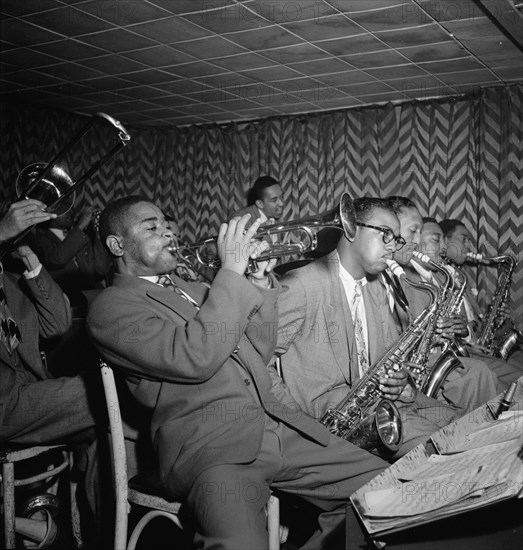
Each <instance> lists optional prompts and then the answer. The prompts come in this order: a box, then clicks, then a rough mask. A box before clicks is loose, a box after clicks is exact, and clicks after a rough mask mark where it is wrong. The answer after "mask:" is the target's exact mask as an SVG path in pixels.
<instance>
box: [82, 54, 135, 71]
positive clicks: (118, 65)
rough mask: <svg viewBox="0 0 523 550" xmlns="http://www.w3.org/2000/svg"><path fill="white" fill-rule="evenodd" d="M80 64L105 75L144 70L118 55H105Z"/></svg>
mask: <svg viewBox="0 0 523 550" xmlns="http://www.w3.org/2000/svg"><path fill="white" fill-rule="evenodd" d="M78 64H79V65H83V66H85V67H89V68H91V69H96V70H97V71H100V72H102V73H105V74H122V73H130V72H131V71H139V70H141V69H144V65H142V64H140V63H137V62H136V61H133V60H132V59H127V58H126V57H123V56H121V55H116V54H110V55H104V56H101V57H95V58H93V59H83V60H82V61H79V62H78Z"/></svg>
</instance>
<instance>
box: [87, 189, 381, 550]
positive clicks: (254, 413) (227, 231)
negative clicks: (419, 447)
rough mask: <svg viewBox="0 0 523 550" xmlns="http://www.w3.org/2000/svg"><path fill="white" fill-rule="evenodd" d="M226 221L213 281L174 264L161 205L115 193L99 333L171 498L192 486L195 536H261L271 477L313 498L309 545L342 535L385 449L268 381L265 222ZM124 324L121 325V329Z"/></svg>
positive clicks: (94, 312)
mask: <svg viewBox="0 0 523 550" xmlns="http://www.w3.org/2000/svg"><path fill="white" fill-rule="evenodd" d="M248 221H249V216H243V217H242V218H234V219H232V220H231V221H230V222H229V223H228V224H222V226H221V228H220V232H219V235H218V249H219V251H220V258H221V265H222V267H221V269H220V270H219V271H218V273H217V275H216V277H215V279H214V280H213V282H212V284H211V287H210V289H209V288H207V287H205V286H203V285H201V284H200V283H190V282H186V281H183V280H182V279H180V278H179V277H177V276H176V275H171V277H164V275H165V274H168V273H173V272H174V270H175V267H176V262H177V256H176V254H175V248H176V243H175V241H174V238H173V234H172V232H171V231H170V229H169V228H168V226H167V222H166V220H165V217H164V215H163V213H162V211H161V210H160V209H159V208H158V207H157V206H156V205H154V204H153V203H151V202H149V201H148V200H146V199H144V198H141V197H127V198H123V199H119V200H117V201H114V202H113V203H111V204H109V205H108V206H107V207H106V208H105V210H104V211H103V212H102V215H101V217H100V235H101V237H102V239H103V240H104V242H105V243H106V244H107V247H108V249H109V250H110V252H111V254H112V255H113V257H114V263H115V267H116V272H117V273H116V275H115V278H114V282H113V285H112V286H111V287H109V288H107V289H105V290H104V291H103V292H102V293H101V294H100V295H99V296H98V297H97V298H96V299H95V301H94V302H93V304H92V306H91V309H90V311H89V315H88V326H89V330H90V332H91V335H92V338H93V339H94V342H95V344H96V346H97V347H98V348H99V350H100V352H101V354H102V355H103V357H104V358H105V359H106V360H107V361H109V363H110V364H111V365H113V366H114V367H115V368H116V369H117V370H118V371H119V372H120V373H121V374H122V375H123V376H124V378H125V381H126V383H127V385H128V387H129V389H130V391H131V393H132V394H133V395H134V397H135V398H136V399H137V401H138V402H140V403H141V404H143V405H145V406H147V407H148V408H150V409H152V410H153V418H152V425H151V437H152V441H153V444H154V447H155V449H156V451H157V453H158V457H159V466H160V476H161V480H162V483H163V486H164V487H165V493H166V496H167V497H168V498H184V499H185V502H186V504H187V507H188V510H189V511H190V513H191V514H192V516H193V518H194V522H195V535H194V542H195V546H198V548H211V547H212V548H223V549H227V550H234V549H236V550H240V549H241V550H247V549H252V550H258V549H260V548H267V544H268V537H267V530H266V525H265V524H266V518H265V512H264V507H265V505H266V503H267V501H268V498H269V495H270V489H271V487H272V488H277V489H279V490H281V491H286V492H289V493H294V494H296V495H299V496H301V497H303V498H305V499H307V500H309V501H310V502H312V503H314V504H316V505H317V506H319V508H320V509H321V510H322V514H321V516H320V519H319V521H320V526H321V528H320V529H319V530H318V531H317V532H316V533H315V534H314V535H313V536H312V538H311V539H310V541H309V543H308V544H309V546H308V547H310V548H321V547H324V548H343V547H344V546H343V542H341V543H339V542H336V541H334V540H333V538H332V537H333V536H334V531H336V529H337V528H341V529H338V532H339V531H340V530H341V531H343V528H342V526H343V524H344V519H345V507H346V505H347V502H348V498H349V496H350V495H351V494H352V492H353V491H354V490H355V489H356V488H358V487H360V486H361V485H363V484H364V483H365V482H366V481H368V480H370V479H372V478H373V477H374V476H376V475H377V474H378V473H379V472H381V471H382V470H383V469H384V467H385V466H386V463H385V462H384V461H382V460H381V459H379V458H378V457H374V456H372V455H370V454H369V453H367V452H365V451H363V450H361V449H359V448H357V447H354V446H352V445H350V444H349V443H347V442H346V441H343V440H341V439H338V438H336V437H334V436H332V435H331V434H330V432H329V431H328V430H327V429H326V428H325V427H324V426H322V425H321V424H319V423H318V422H317V421H316V420H314V419H312V418H311V417H310V416H308V415H307V414H305V413H304V412H303V411H301V410H300V409H299V407H298V406H297V405H296V404H292V407H291V408H289V407H286V406H285V404H284V403H282V402H281V401H280V400H279V399H278V398H277V397H276V396H275V395H274V394H273V393H272V392H271V381H270V377H269V374H268V370H267V367H266V365H267V363H268V361H269V360H270V358H271V355H272V352H273V349H274V344H275V342H274V330H273V329H274V327H275V325H276V323H277V307H276V300H277V296H278V293H279V284H278V282H277V280H276V279H275V278H274V276H273V275H272V274H269V273H268V271H270V270H271V268H272V265H273V262H270V263H269V264H267V263H265V264H263V263H261V262H260V266H259V267H260V269H259V270H258V271H257V272H255V273H253V274H251V275H249V276H248V277H245V275H244V274H245V271H246V268H247V265H248V261H249V258H250V257H254V256H256V255H257V254H258V253H259V252H260V250H261V249H263V247H264V246H266V244H265V243H259V242H253V241H252V237H253V235H254V234H255V232H256V230H257V228H258V227H259V225H260V220H259V219H258V220H256V221H255V222H254V223H253V224H252V225H251V226H250V228H249V229H246V225H247V223H248ZM115 335H116V337H115Z"/></svg>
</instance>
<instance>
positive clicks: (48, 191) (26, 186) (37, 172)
mask: <svg viewBox="0 0 523 550" xmlns="http://www.w3.org/2000/svg"><path fill="white" fill-rule="evenodd" d="M46 168H47V163H45V162H35V163H33V164H29V165H28V166H26V167H25V168H24V169H23V170H22V171H21V172H20V174H18V178H17V179H16V196H17V197H18V198H19V199H37V200H39V201H42V202H43V203H44V204H45V205H46V206H50V205H52V204H54V203H55V202H57V201H58V199H60V198H61V197H62V196H64V195H65V193H66V191H67V190H68V189H69V188H70V187H72V185H73V180H72V179H71V178H70V177H69V175H68V174H67V172H65V170H63V169H62V168H60V167H59V166H53V167H52V168H51V171H50V172H49V174H48V175H44V177H43V178H42V179H41V180H40V182H39V183H38V185H36V187H35V186H33V182H34V181H35V180H36V179H37V178H39V177H40V176H41V175H42V174H43V173H44V172H45V170H46ZM74 201H75V193H74V192H73V193H71V194H70V195H68V196H66V197H65V198H64V199H63V200H61V201H58V205H57V207H56V208H55V210H54V212H55V213H56V214H57V215H58V216H62V215H63V214H65V213H66V212H68V211H69V210H70V208H71V207H72V206H73V204H74Z"/></svg>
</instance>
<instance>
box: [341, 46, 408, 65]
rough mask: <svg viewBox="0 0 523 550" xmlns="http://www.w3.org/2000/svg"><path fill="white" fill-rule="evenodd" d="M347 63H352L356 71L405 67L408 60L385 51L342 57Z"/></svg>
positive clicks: (396, 53) (393, 51)
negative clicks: (394, 66)
mask: <svg viewBox="0 0 523 550" xmlns="http://www.w3.org/2000/svg"><path fill="white" fill-rule="evenodd" d="M340 59H343V60H344V61H346V62H347V63H350V65H352V66H353V67H355V68H356V69H367V68H373V67H386V66H389V65H403V64H405V63H408V59H405V57H404V56H402V55H401V54H399V53H398V52H396V51H395V50H383V51H380V52H372V53H362V54H355V55H342V56H340Z"/></svg>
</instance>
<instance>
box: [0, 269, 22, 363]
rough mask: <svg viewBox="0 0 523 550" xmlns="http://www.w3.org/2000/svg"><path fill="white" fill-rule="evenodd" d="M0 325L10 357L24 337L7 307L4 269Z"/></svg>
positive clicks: (0, 281)
mask: <svg viewBox="0 0 523 550" xmlns="http://www.w3.org/2000/svg"><path fill="white" fill-rule="evenodd" d="M0 324H1V325H2V326H1V328H0V340H2V343H3V344H4V346H5V347H6V349H7V351H8V352H9V355H12V353H13V351H14V350H15V349H16V347H17V346H18V344H19V343H20V340H21V339H22V337H21V335H20V331H19V330H18V326H17V324H16V322H15V320H14V319H13V318H12V317H11V312H10V311H9V308H8V307H7V301H6V298H5V292H4V279H3V270H2V269H0Z"/></svg>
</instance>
